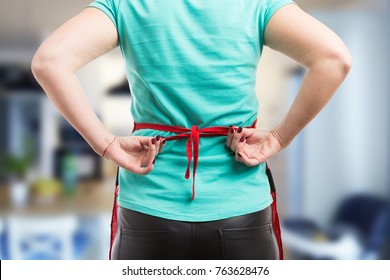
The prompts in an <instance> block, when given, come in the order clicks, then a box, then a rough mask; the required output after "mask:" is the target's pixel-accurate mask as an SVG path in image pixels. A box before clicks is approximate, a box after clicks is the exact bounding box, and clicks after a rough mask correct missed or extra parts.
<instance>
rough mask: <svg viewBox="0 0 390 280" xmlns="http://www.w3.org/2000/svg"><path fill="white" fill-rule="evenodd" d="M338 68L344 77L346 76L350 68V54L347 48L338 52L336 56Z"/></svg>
mask: <svg viewBox="0 0 390 280" xmlns="http://www.w3.org/2000/svg"><path fill="white" fill-rule="evenodd" d="M336 60H337V64H338V68H339V69H340V72H341V73H342V75H343V76H344V77H346V76H347V75H348V73H349V71H350V70H351V67H352V56H351V53H350V52H349V50H347V49H346V50H345V51H343V52H340V53H339V54H338V55H337V56H336Z"/></svg>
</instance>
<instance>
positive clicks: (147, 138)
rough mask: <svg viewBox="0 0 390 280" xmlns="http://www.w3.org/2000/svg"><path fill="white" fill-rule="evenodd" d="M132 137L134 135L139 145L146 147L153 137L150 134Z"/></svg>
mask: <svg viewBox="0 0 390 280" xmlns="http://www.w3.org/2000/svg"><path fill="white" fill-rule="evenodd" d="M133 137H135V138H136V139H137V141H138V142H139V143H140V144H141V145H143V146H146V147H148V146H149V143H150V141H151V140H152V139H153V138H154V137H152V136H133Z"/></svg>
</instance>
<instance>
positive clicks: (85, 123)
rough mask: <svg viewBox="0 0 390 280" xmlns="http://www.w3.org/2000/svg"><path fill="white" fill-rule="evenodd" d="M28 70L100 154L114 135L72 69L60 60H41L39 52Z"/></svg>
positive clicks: (67, 118)
mask: <svg viewBox="0 0 390 280" xmlns="http://www.w3.org/2000/svg"><path fill="white" fill-rule="evenodd" d="M32 70H33V73H34V76H35V78H36V79H37V81H38V82H39V84H40V85H41V86H42V88H43V89H44V91H45V92H46V94H47V95H48V97H49V99H50V100H51V101H52V102H53V103H54V105H55V106H56V107H57V109H58V110H59V111H60V113H61V114H62V115H63V116H64V117H65V119H66V120H67V121H68V122H69V123H70V124H71V125H72V126H73V127H74V128H75V129H76V130H77V131H78V132H79V133H80V135H81V136H82V137H83V138H84V139H85V140H86V141H87V142H88V144H89V145H90V146H91V147H92V148H93V149H94V150H95V152H96V153H98V154H99V155H102V154H103V150H104V149H105V147H107V146H108V145H109V143H110V142H111V141H112V139H113V137H114V136H113V135H112V134H111V133H110V132H109V131H108V130H107V129H106V127H105V126H104V125H103V124H102V122H101V121H100V120H99V118H98V117H97V115H96V113H95V112H94V110H93V109H92V107H91V105H90V103H89V101H88V99H87V97H86V95H85V93H84V90H83V88H82V86H81V84H80V81H79V79H78V78H77V76H76V74H75V72H73V71H71V70H70V69H67V68H66V67H65V66H61V63H58V64H57V63H52V64H51V63H45V62H44V59H43V58H39V56H38V57H37V58H35V59H34V61H33V64H32Z"/></svg>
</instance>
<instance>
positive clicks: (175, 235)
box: [111, 207, 279, 260]
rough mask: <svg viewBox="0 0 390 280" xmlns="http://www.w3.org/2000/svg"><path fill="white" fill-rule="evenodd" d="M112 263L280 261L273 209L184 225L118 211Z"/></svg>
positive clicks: (131, 212) (124, 210)
mask: <svg viewBox="0 0 390 280" xmlns="http://www.w3.org/2000/svg"><path fill="white" fill-rule="evenodd" d="M117 223H118V224H117V230H116V235H115V239H114V242H113V247H112V256H111V258H112V259H122V260H123V259H127V260H136V259H137V260H147V259H155V260H162V259H184V260H190V259H204V260H212V259H236V260H249V259H257V260H260V259H264V260H265V259H271V260H273V259H279V249H278V243H277V240H276V237H275V233H274V229H273V227H272V209H271V207H268V208H266V209H264V210H262V211H258V212H255V213H251V214H247V215H243V216H238V217H233V218H228V219H223V220H218V221H212V222H181V221H174V220H168V219H162V218H158V217H154V216H149V215H146V214H143V213H139V212H136V211H132V210H128V209H125V208H122V207H118V213H117Z"/></svg>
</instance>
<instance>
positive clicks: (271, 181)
mask: <svg viewBox="0 0 390 280" xmlns="http://www.w3.org/2000/svg"><path fill="white" fill-rule="evenodd" d="M266 174H267V177H268V182H269V185H270V187H271V195H272V199H273V202H272V204H271V208H272V227H273V229H274V232H275V235H276V240H277V242H278V248H279V259H280V260H283V259H284V255H283V244H282V232H281V230H280V222H279V215H278V209H277V200H276V188H275V183H274V179H273V177H272V173H271V169H270V168H269V167H268V164H266Z"/></svg>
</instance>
